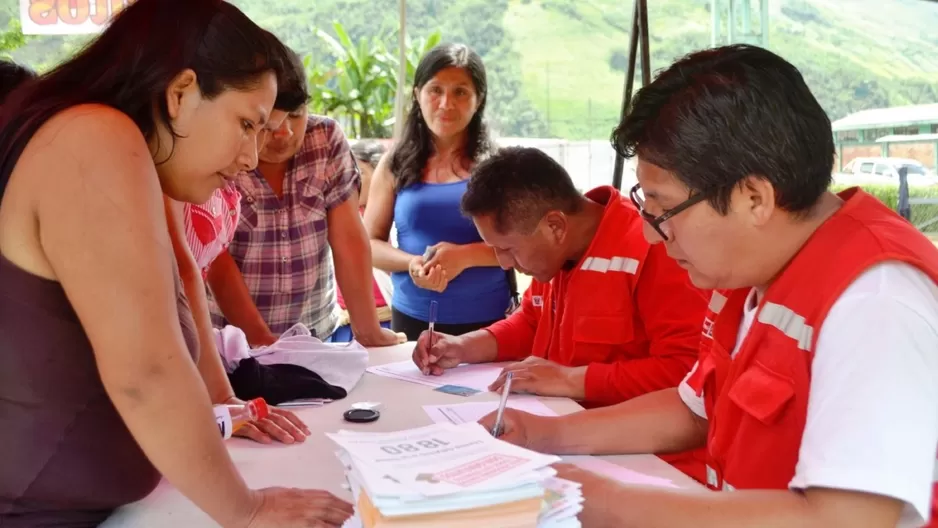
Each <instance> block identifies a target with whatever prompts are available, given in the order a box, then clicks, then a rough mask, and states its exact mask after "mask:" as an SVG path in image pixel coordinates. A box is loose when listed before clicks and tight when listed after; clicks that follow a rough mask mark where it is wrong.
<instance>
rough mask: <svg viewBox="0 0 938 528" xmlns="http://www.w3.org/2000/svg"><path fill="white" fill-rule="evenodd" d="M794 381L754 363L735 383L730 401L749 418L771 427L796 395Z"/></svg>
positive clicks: (730, 393)
mask: <svg viewBox="0 0 938 528" xmlns="http://www.w3.org/2000/svg"><path fill="white" fill-rule="evenodd" d="M793 383H794V382H793V381H792V380H790V379H787V378H784V377H782V376H781V375H779V374H777V373H775V372H773V371H771V370H769V369H768V368H766V367H764V366H762V365H760V364H759V363H754V364H753V365H752V366H750V367H749V369H747V370H746V371H745V372H743V373H742V375H741V376H739V378H738V379H737V380H736V381H735V382H734V383H733V386H732V387H731V388H730V392H729V398H730V400H732V401H733V403H735V404H736V405H738V406H739V408H740V409H742V410H743V411H745V412H746V413H747V414H749V415H750V416H752V417H753V418H755V419H756V420H759V421H760V422H762V423H764V424H765V425H772V424H773V423H775V422H776V421H777V420H778V418H779V416H781V415H782V413H783V412H784V410H785V407H786V406H787V403H788V402H789V400H791V399H792V398H793V397H794V395H795V388H794V385H793Z"/></svg>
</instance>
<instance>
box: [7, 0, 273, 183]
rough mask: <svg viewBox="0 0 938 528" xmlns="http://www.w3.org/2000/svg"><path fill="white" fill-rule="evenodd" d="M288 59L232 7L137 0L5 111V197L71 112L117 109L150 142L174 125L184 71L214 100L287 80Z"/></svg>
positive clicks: (211, 0) (201, 1)
mask: <svg viewBox="0 0 938 528" xmlns="http://www.w3.org/2000/svg"><path fill="white" fill-rule="evenodd" d="M282 57H284V51H283V46H282V45H280V44H279V42H277V41H276V39H272V38H271V37H270V35H269V34H268V33H266V32H265V31H264V30H262V29H261V28H259V27H258V26H257V25H256V24H254V22H252V21H251V20H250V19H249V18H248V17H247V16H245V15H244V13H242V12H241V11H240V10H238V9H237V8H236V7H234V6H233V5H231V4H229V3H227V2H224V1H221V0H185V1H183V0H137V1H136V2H134V3H132V4H131V5H130V6H129V7H127V8H125V9H123V10H122V11H121V12H120V14H119V15H117V16H116V17H115V19H114V21H113V22H112V23H111V24H110V25H109V26H108V28H107V29H106V30H105V31H104V32H103V33H102V34H101V35H100V36H98V37H97V38H96V39H95V40H94V41H92V42H91V43H90V44H89V45H88V46H87V47H86V48H85V49H83V50H82V51H81V52H80V53H79V54H78V55H76V56H75V57H73V58H72V59H70V60H69V61H67V62H65V63H63V64H61V65H60V66H58V67H57V68H55V69H54V70H52V71H51V72H49V73H47V74H45V75H43V76H42V77H40V78H39V79H38V80H37V81H35V82H34V83H32V84H31V86H30V87H28V88H26V89H24V90H17V91H16V92H15V94H14V98H15V100H12V99H11V100H10V101H8V103H9V104H6V105H4V109H3V110H2V113H0V196H2V195H3V191H4V190H5V188H6V185H7V182H8V181H9V178H10V173H12V172H13V167H14V166H15V165H16V161H17V159H18V158H19V156H20V154H21V153H22V152H23V149H24V148H25V147H26V144H27V143H28V142H29V139H30V138H31V137H32V136H33V134H35V133H36V130H38V129H39V127H41V126H42V125H43V123H45V122H46V121H47V120H49V119H50V118H51V117H52V116H54V115H55V114H57V113H59V112H61V111H63V110H65V109H67V108H70V107H72V106H76V105H80V104H86V103H98V104H104V105H108V106H111V107H114V108H116V109H117V110H120V111H121V112H123V113H125V114H126V115H127V116H128V117H130V118H131V119H132V120H133V121H134V123H136V124H137V126H138V127H139V128H140V131H141V132H142V133H143V135H144V137H147V138H150V137H152V135H153V134H154V133H155V131H156V127H157V120H159V121H160V122H162V123H163V124H164V125H165V126H169V123H170V118H169V110H168V108H167V105H166V96H165V93H166V89H167V88H168V87H169V84H170V83H171V82H172V80H173V78H174V77H176V75H178V74H179V73H180V72H182V71H183V70H185V69H187V68H190V69H192V70H193V71H194V72H195V74H196V77H197V79H198V85H199V89H200V90H201V92H202V96H203V97H206V98H209V99H210V98H213V97H216V96H218V95H219V94H220V93H222V92H223V91H225V90H226V89H250V88H252V87H253V86H255V85H256V83H257V82H258V81H259V79H260V77H261V76H262V75H263V74H265V73H268V72H274V73H275V74H276V75H277V77H278V79H281V78H283V71H284V68H283V64H282ZM154 109H155V110H156V111H155V112H154ZM154 114H155V115H154ZM169 128H170V130H171V131H172V127H171V126H170V127H169ZM173 136H174V140H175V137H176V134H175V132H173Z"/></svg>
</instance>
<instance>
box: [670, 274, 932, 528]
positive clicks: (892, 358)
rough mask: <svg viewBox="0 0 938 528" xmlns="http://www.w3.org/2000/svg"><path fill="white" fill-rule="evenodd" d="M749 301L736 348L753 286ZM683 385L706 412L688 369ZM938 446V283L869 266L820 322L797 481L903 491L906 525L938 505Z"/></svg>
mask: <svg viewBox="0 0 938 528" xmlns="http://www.w3.org/2000/svg"><path fill="white" fill-rule="evenodd" d="M748 301H751V302H747V304H746V308H747V309H746V311H745V313H744V316H743V321H742V324H741V325H740V329H739V333H740V338H739V339H738V340H737V348H736V349H735V350H734V351H733V355H735V354H736V352H738V350H739V344H740V343H742V337H743V336H744V335H745V333H746V332H748V331H749V327H750V326H751V325H752V321H753V318H754V317H755V306H754V305H755V302H754V301H755V296H754V294H750V297H749V299H748ZM696 368H697V366H696V365H695V366H694V370H696ZM689 376H690V375H688V377H689ZM678 390H679V392H680V394H681V398H682V399H683V400H684V403H686V404H687V406H688V407H689V408H690V409H691V410H692V411H693V412H694V413H695V414H697V415H698V416H701V417H703V418H706V410H705V408H704V403H703V399H702V398H701V397H698V396H697V395H696V394H695V393H694V390H693V389H691V388H690V386H688V385H687V378H685V379H684V381H683V382H681V385H680V386H679V388H678ZM936 452H938V287H936V285H935V284H934V283H933V282H932V281H931V280H930V279H929V278H928V277H927V276H926V275H925V274H924V273H922V272H921V271H919V270H918V269H916V268H914V267H912V266H909V265H907V264H902V263H898V262H887V263H884V264H880V265H877V266H874V267H872V268H870V269H869V270H867V271H866V272H864V273H863V274H862V275H860V276H859V277H858V278H857V279H856V280H855V281H854V282H853V284H851V285H850V286H849V287H848V288H847V289H846V290H845V291H844V293H843V294H842V295H841V296H840V298H839V299H837V302H835V303H834V305H833V306H832V307H831V310H830V312H829V313H828V315H827V318H826V319H825V320H824V324H823V325H822V326H821V331H820V334H819V335H818V340H817V345H816V349H815V353H814V361H813V363H812V368H811V392H810V394H809V396H808V416H807V422H806V424H805V429H804V435H803V436H802V441H801V451H800V452H799V455H798V464H797V466H796V467H795V476H794V478H792V480H791V482H790V483H789V487H791V488H794V489H806V488H815V487H824V488H834V489H843V490H855V491H864V492H868V493H873V494H877V495H883V496H888V497H894V498H896V499H899V500H902V501H903V502H905V504H906V507H905V509H904V511H903V514H902V519H901V521H900V523H899V526H902V527H913V526H921V525H923V524H925V522H926V521H927V519H928V517H929V513H930V511H931V493H932V483H933V481H934V480H935V479H936V475H938V465H936V463H935V456H936Z"/></svg>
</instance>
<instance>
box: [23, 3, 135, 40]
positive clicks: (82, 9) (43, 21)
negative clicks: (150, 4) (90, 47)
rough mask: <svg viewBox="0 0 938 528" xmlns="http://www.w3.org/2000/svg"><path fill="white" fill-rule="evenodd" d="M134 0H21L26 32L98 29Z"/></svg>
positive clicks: (95, 31) (64, 31) (60, 33)
mask: <svg viewBox="0 0 938 528" xmlns="http://www.w3.org/2000/svg"><path fill="white" fill-rule="evenodd" d="M133 1H134V0H20V21H21V22H22V24H23V33H25V34H27V35H77V34H89V33H99V32H101V31H102V30H104V28H105V27H106V26H107V23H108V21H109V20H111V17H113V16H114V15H115V14H117V13H118V12H119V11H120V10H121V9H123V8H125V7H127V6H128V5H130V4H131V3H133Z"/></svg>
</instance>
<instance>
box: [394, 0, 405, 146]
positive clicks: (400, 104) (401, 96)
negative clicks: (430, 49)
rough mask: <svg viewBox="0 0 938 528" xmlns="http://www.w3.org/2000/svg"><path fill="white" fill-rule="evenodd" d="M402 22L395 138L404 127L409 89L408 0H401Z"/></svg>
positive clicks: (399, 43)
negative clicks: (405, 104) (405, 105)
mask: <svg viewBox="0 0 938 528" xmlns="http://www.w3.org/2000/svg"><path fill="white" fill-rule="evenodd" d="M398 3H399V5H400V23H399V26H398V29H397V45H398V56H397V62H398V65H397V93H396V94H395V96H394V138H395V139H397V138H399V137H400V136H401V131H402V130H403V129H404V101H406V100H407V99H406V94H405V93H404V92H405V91H406V90H407V0H400V1H399V2H398Z"/></svg>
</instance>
